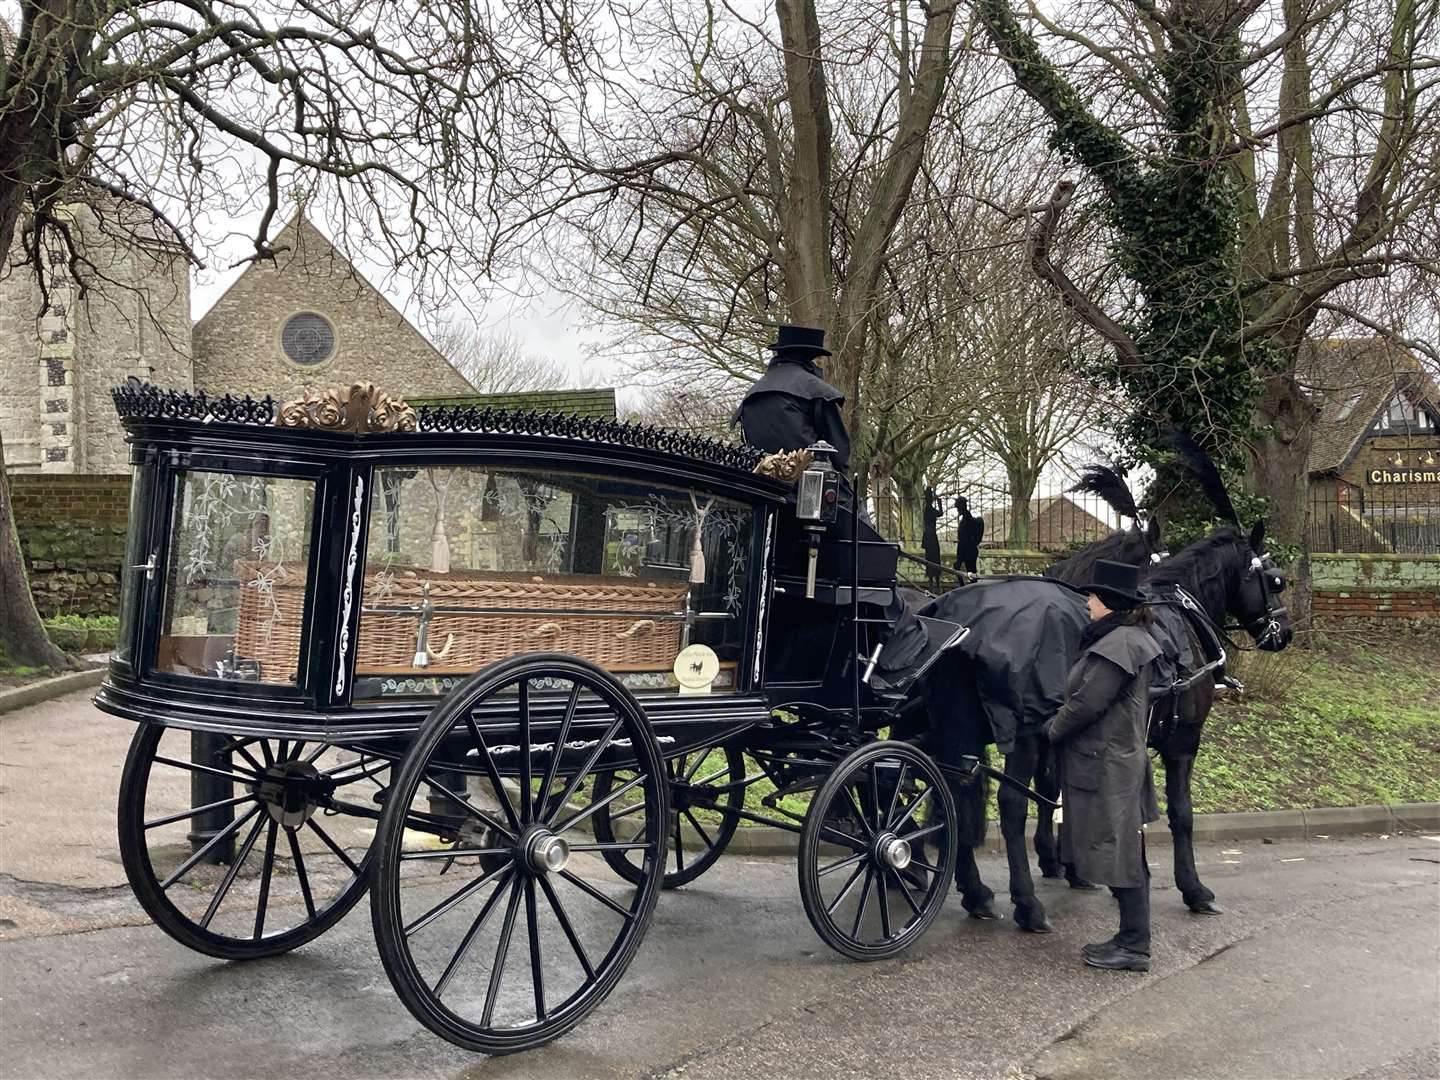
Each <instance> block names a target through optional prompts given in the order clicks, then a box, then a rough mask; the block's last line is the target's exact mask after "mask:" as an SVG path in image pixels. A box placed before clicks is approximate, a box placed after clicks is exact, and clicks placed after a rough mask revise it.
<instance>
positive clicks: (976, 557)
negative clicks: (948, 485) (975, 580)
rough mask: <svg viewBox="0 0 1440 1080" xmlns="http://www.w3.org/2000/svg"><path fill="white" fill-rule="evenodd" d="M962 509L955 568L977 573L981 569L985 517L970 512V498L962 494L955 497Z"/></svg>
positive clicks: (957, 504) (956, 502)
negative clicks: (981, 547)
mask: <svg viewBox="0 0 1440 1080" xmlns="http://www.w3.org/2000/svg"><path fill="white" fill-rule="evenodd" d="M955 509H956V510H959V511H960V527H959V530H958V532H957V534H956V541H955V569H956V570H959V571H961V572H962V573H963V572H966V571H968V572H969V573H972V574H975V573H978V572H979V569H980V541H981V540H982V539H983V538H984V536H985V519H984V518H981V517H977V516H976V515H974V514H972V513H970V500H968V499H967V498H965V496H964V495H960V496H958V497H957V498H956V499H955Z"/></svg>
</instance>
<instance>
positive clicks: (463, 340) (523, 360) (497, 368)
mask: <svg viewBox="0 0 1440 1080" xmlns="http://www.w3.org/2000/svg"><path fill="white" fill-rule="evenodd" d="M433 344H434V346H435V348H437V349H439V350H440V352H441V353H442V354H444V356H445V359H447V360H449V361H450V363H451V364H453V365H454V366H455V369H456V370H457V371H459V372H460V374H461V375H463V376H465V378H466V379H468V380H469V381H470V384H471V385H472V386H474V387H475V389H476V390H478V391H479V392H480V393H482V394H509V393H516V392H519V391H525V390H558V389H560V388H561V387H563V386H565V385H566V383H567V382H568V381H569V373H568V372H566V370H565V366H564V365H563V364H561V363H560V362H559V361H558V360H556V359H554V358H553V357H549V356H543V355H541V354H540V353H538V352H535V351H533V350H531V349H527V348H526V347H525V343H524V342H523V341H521V340H520V337H519V335H518V334H516V333H515V332H514V331H513V330H505V331H500V332H498V333H494V332H487V331H484V330H481V329H479V328H478V327H476V326H474V325H473V324H471V323H469V322H465V321H463V320H452V321H450V322H448V323H446V324H445V325H444V326H442V327H441V328H440V330H439V331H438V332H437V333H436V334H435V335H434V337H433Z"/></svg>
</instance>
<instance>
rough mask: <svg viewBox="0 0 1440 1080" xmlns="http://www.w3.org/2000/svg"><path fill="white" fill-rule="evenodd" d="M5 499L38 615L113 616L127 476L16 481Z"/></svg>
mask: <svg viewBox="0 0 1440 1080" xmlns="http://www.w3.org/2000/svg"><path fill="white" fill-rule="evenodd" d="M10 492H11V496H12V502H13V505H14V508H15V528H16V531H17V533H18V534H19V537H20V550H21V552H22V553H23V555H24V556H25V565H26V567H27V568H28V570H29V572H30V587H31V591H32V592H33V593H34V596H35V606H36V607H37V608H39V610H40V614H41V616H42V617H44V618H49V617H51V616H53V615H115V614H117V613H118V611H119V605H120V584H119V582H120V578H119V574H120V565H121V563H122V562H123V561H124V558H125V530H126V526H127V519H128V517H129V508H130V477H129V476H128V475H119V476H64V475H61V476H46V475H42V474H28V475H27V474H15V475H12V476H11V477H10Z"/></svg>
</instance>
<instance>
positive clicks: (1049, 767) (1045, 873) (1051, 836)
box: [1034, 738, 1060, 878]
mask: <svg viewBox="0 0 1440 1080" xmlns="http://www.w3.org/2000/svg"><path fill="white" fill-rule="evenodd" d="M1037 742H1038V743H1039V749H1038V759H1039V760H1038V764H1037V765H1036V767H1035V784H1034V787H1035V790H1036V791H1037V792H1039V793H1040V794H1041V795H1043V796H1045V798H1047V799H1050V800H1051V801H1052V802H1053V801H1054V799H1055V793H1056V792H1057V791H1058V790H1059V788H1058V786H1057V785H1056V783H1055V754H1054V751H1053V750H1052V749H1051V747H1050V742H1049V740H1048V739H1043V738H1040V739H1037ZM1035 858H1036V859H1038V860H1039V862H1040V876H1041V877H1047V878H1058V877H1059V876H1060V852H1059V850H1058V848H1057V847H1056V844H1055V811H1054V810H1052V809H1051V808H1050V807H1048V806H1046V805H1045V804H1044V803H1036V804H1035Z"/></svg>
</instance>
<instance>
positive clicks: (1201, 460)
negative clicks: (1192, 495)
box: [1164, 424, 1240, 526]
mask: <svg viewBox="0 0 1440 1080" xmlns="http://www.w3.org/2000/svg"><path fill="white" fill-rule="evenodd" d="M1164 434H1165V441H1166V442H1167V443H1169V445H1170V447H1171V449H1173V450H1174V451H1175V453H1176V454H1177V455H1179V458H1180V463H1181V464H1182V465H1184V466H1185V471H1186V472H1188V473H1189V474H1190V475H1191V476H1193V477H1194V478H1195V482H1196V483H1197V484H1199V485H1200V488H1201V490H1202V491H1204V492H1205V497H1206V498H1208V499H1209V500H1210V502H1211V503H1212V504H1213V505H1214V507H1215V511H1216V513H1218V514H1219V515H1220V517H1222V518H1224V519H1225V520H1226V521H1233V522H1235V524H1236V525H1237V526H1238V525H1239V524H1240V518H1239V515H1237V514H1236V513H1235V504H1234V503H1232V502H1231V501H1230V493H1229V492H1228V491H1226V490H1225V479H1224V477H1222V476H1221V475H1220V470H1219V469H1218V468H1216V466H1215V462H1214V461H1212V460H1211V459H1210V455H1209V454H1207V453H1206V452H1205V451H1204V450H1203V449H1201V447H1200V444H1199V443H1197V442H1196V441H1195V440H1194V438H1193V437H1192V436H1191V435H1190V433H1189V432H1188V431H1186V430H1185V429H1184V428H1181V427H1177V426H1175V425H1173V424H1172V425H1167V426H1166V428H1165V433H1164Z"/></svg>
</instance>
